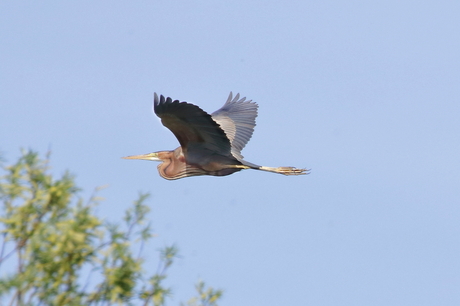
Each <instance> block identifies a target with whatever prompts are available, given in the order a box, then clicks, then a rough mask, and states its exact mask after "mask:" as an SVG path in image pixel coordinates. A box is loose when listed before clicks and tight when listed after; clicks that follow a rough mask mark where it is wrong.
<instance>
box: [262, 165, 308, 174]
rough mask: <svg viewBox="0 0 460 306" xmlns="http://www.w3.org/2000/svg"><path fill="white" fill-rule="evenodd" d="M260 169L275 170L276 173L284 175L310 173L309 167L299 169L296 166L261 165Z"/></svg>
mask: <svg viewBox="0 0 460 306" xmlns="http://www.w3.org/2000/svg"><path fill="white" fill-rule="evenodd" d="M258 170H262V171H268V172H274V173H279V174H284V175H302V174H308V173H309V172H308V171H309V170H307V169H298V168H294V167H264V166H260V167H259V168H258Z"/></svg>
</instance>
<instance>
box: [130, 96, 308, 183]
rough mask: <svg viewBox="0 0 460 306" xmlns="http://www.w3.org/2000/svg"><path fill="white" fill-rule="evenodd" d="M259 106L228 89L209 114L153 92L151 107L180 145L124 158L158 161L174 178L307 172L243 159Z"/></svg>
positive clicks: (168, 176)
mask: <svg viewBox="0 0 460 306" xmlns="http://www.w3.org/2000/svg"><path fill="white" fill-rule="evenodd" d="M257 109H258V105H257V104H256V103H255V102H252V100H246V97H243V98H241V99H240V94H239V93H238V94H236V95H235V97H233V93H232V92H230V95H229V96H228V99H227V101H226V102H225V104H224V106H223V107H222V108H220V109H219V110H217V111H215V112H214V113H212V114H211V115H210V114H208V113H206V112H205V111H204V110H202V109H201V108H200V107H198V106H196V105H194V104H191V103H188V102H180V101H179V100H174V101H173V100H172V99H171V98H169V97H167V98H165V97H164V96H163V95H160V97H158V95H157V94H156V93H154V103H153V110H154V112H155V114H156V115H157V116H158V117H159V118H160V119H161V122H162V124H163V125H164V126H165V127H167V128H168V129H169V130H171V132H172V133H173V134H174V135H175V136H176V138H177V140H178V141H179V143H180V147H178V148H177V149H175V150H172V151H158V152H153V153H148V154H142V155H133V156H126V157H123V158H124V159H142V160H152V161H161V162H162V163H160V164H159V165H158V172H159V173H160V176H161V177H163V178H165V179H167V180H176V179H181V178H184V177H190V176H198V175H214V176H225V175H230V174H232V173H235V172H238V171H241V170H244V169H255V170H262V171H268V172H273V173H279V174H284V175H302V174H308V170H307V169H298V168H294V167H265V166H259V165H256V164H253V163H250V162H247V161H245V160H244V159H243V156H242V155H241V150H242V149H243V148H244V147H245V146H246V144H247V143H248V141H249V139H251V137H252V134H253V132H254V127H255V126H256V122H255V119H256V117H257Z"/></svg>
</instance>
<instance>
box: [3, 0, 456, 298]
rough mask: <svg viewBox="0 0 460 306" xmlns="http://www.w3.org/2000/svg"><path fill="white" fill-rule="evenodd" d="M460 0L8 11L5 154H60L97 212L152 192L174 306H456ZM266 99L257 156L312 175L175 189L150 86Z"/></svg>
mask: <svg viewBox="0 0 460 306" xmlns="http://www.w3.org/2000/svg"><path fill="white" fill-rule="evenodd" d="M459 13H460V4H458V3H456V2H455V1H422V2H420V1H252V0H250V1H240V0H235V1H206V0H203V1H183V0H180V1H139V2H122V1H79V2H68V1H66V2H51V1H47V2H45V3H39V2H34V1H22V2H2V3H0V103H1V104H0V139H1V143H0V150H1V152H2V155H3V157H4V158H5V159H6V160H7V161H14V160H15V159H16V158H17V157H18V156H19V148H21V147H23V148H33V149H35V150H39V151H40V152H42V153H45V152H46V151H47V150H48V148H51V149H52V152H53V153H52V165H53V172H54V173H56V174H57V175H59V174H61V173H63V172H64V170H66V169H69V170H71V171H72V172H73V173H74V174H75V175H76V176H77V182H78V184H79V185H80V186H81V187H82V188H84V192H83V194H82V195H83V196H85V197H89V195H90V194H91V192H92V190H93V189H94V188H95V187H97V186H101V185H105V184H108V185H109V187H108V188H107V189H105V190H103V191H102V192H101V193H100V195H101V196H103V197H105V198H106V201H105V202H103V203H102V204H101V205H100V206H99V207H98V214H99V216H101V217H103V218H107V219H109V220H112V221H113V220H118V219H120V218H121V215H122V212H123V211H124V210H125V209H126V208H128V207H129V206H130V203H131V202H132V200H134V199H135V198H136V196H137V193H138V192H139V191H143V192H150V193H151V195H152V196H151V198H150V200H149V206H150V207H151V208H152V212H151V214H150V217H151V219H152V222H153V227H154V230H155V233H156V234H157V235H158V237H157V238H156V239H155V240H154V241H153V242H152V243H151V245H150V246H149V248H148V249H146V258H147V260H148V261H147V262H148V263H149V265H150V266H151V267H152V268H153V267H154V266H155V263H156V256H157V253H156V250H157V249H158V248H159V247H161V246H163V245H166V244H172V243H176V244H177V245H178V246H179V248H180V253H181V258H180V259H178V260H177V262H176V265H175V266H174V267H173V268H172V269H171V271H170V282H169V283H170V284H171V285H172V286H173V291H174V299H173V302H172V303H170V304H171V305H177V304H178V302H179V301H180V300H186V299H187V298H188V297H190V296H191V295H192V294H193V286H192V284H193V283H194V282H195V281H197V280H198V279H203V280H205V281H206V282H207V283H209V284H210V285H212V286H215V287H218V288H222V289H224V290H225V293H224V298H223V300H222V302H221V304H220V305H223V306H230V305H232V306H233V305H266V306H270V305H418V306H420V305H459V304H460V291H459V289H458V288H459V286H460V259H459V254H460V240H459V238H460V191H459V189H460V188H459V183H460V158H459V156H460V139H459V137H460V136H459V135H460V120H459V117H460V86H459V84H460V56H459V55H460V34H459V33H460V32H459V29H460V19H459V18H458V16H459ZM230 91H233V92H234V93H237V92H239V93H241V95H242V96H246V97H247V98H248V99H252V100H254V101H256V102H258V104H259V117H258V119H257V127H256V129H255V133H254V135H253V138H252V139H251V141H250V142H249V144H248V145H247V147H246V148H245V149H244V151H243V155H244V156H245V159H246V160H248V161H250V162H254V163H257V164H260V165H264V166H296V167H307V168H311V169H312V171H311V174H310V175H308V176H301V177H285V176H281V175H276V174H271V173H265V172H259V171H242V172H240V173H236V174H233V175H231V176H227V177H219V178H216V177H194V178H187V179H182V180H178V181H167V180H164V179H162V178H161V177H159V175H158V173H157V169H156V166H157V164H156V163H154V162H147V161H129V160H123V159H121V158H120V157H122V156H127V155H134V154H142V153H149V152H152V151H158V150H169V149H171V150H172V149H174V148H176V147H177V146H178V142H177V140H176V139H175V137H174V135H173V134H172V133H171V132H170V131H168V130H167V129H166V128H164V127H163V126H162V125H161V123H160V122H159V120H158V118H157V117H156V116H155V115H154V114H153V112H152V101H153V92H157V93H159V94H163V95H166V96H170V97H172V98H173V99H179V100H182V101H183V100H185V101H188V102H192V103H195V104H197V105H199V106H200V107H202V108H203V109H204V110H206V111H208V112H213V111H215V110H216V109H218V108H220V107H221V106H222V105H223V103H224V102H225V100H226V98H227V96H228V93H229V92H230Z"/></svg>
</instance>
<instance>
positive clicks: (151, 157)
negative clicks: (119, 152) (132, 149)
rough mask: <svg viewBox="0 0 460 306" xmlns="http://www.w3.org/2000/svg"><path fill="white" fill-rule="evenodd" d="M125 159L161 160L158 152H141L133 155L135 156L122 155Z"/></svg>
mask: <svg viewBox="0 0 460 306" xmlns="http://www.w3.org/2000/svg"><path fill="white" fill-rule="evenodd" d="M122 158H124V159H144V160H156V161H161V159H160V158H159V157H158V152H153V153H148V154H141V155H133V156H125V157H122Z"/></svg>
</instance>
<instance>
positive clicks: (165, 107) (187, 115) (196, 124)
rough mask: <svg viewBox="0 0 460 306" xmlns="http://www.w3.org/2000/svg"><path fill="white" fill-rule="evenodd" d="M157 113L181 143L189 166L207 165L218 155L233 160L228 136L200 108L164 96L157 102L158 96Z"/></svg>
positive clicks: (156, 96)
mask: <svg viewBox="0 0 460 306" xmlns="http://www.w3.org/2000/svg"><path fill="white" fill-rule="evenodd" d="M154 111H155V114H156V115H157V116H158V117H160V118H161V123H163V125H164V126H165V127H167V128H168V129H170V130H171V132H173V133H174V135H175V136H176V138H177V140H179V143H180V145H181V147H182V150H183V152H184V155H185V157H186V158H187V160H188V161H189V162H191V163H194V162H196V163H199V162H200V161H201V162H206V161H207V160H208V158H209V157H211V156H212V155H215V154H218V155H221V156H228V157H230V156H231V145H230V141H229V139H228V138H227V135H226V134H225V132H224V131H223V130H222V128H221V127H220V126H219V125H218V124H217V123H216V122H215V121H214V120H213V119H212V117H211V115H209V114H208V113H206V112H205V111H203V110H202V109H201V108H199V107H198V106H196V105H193V104H190V103H187V102H179V100H174V101H173V100H172V99H171V98H169V97H168V98H165V97H164V96H162V95H161V96H160V98H158V95H157V94H156V93H155V97H154ZM207 157H208V158H207Z"/></svg>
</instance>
